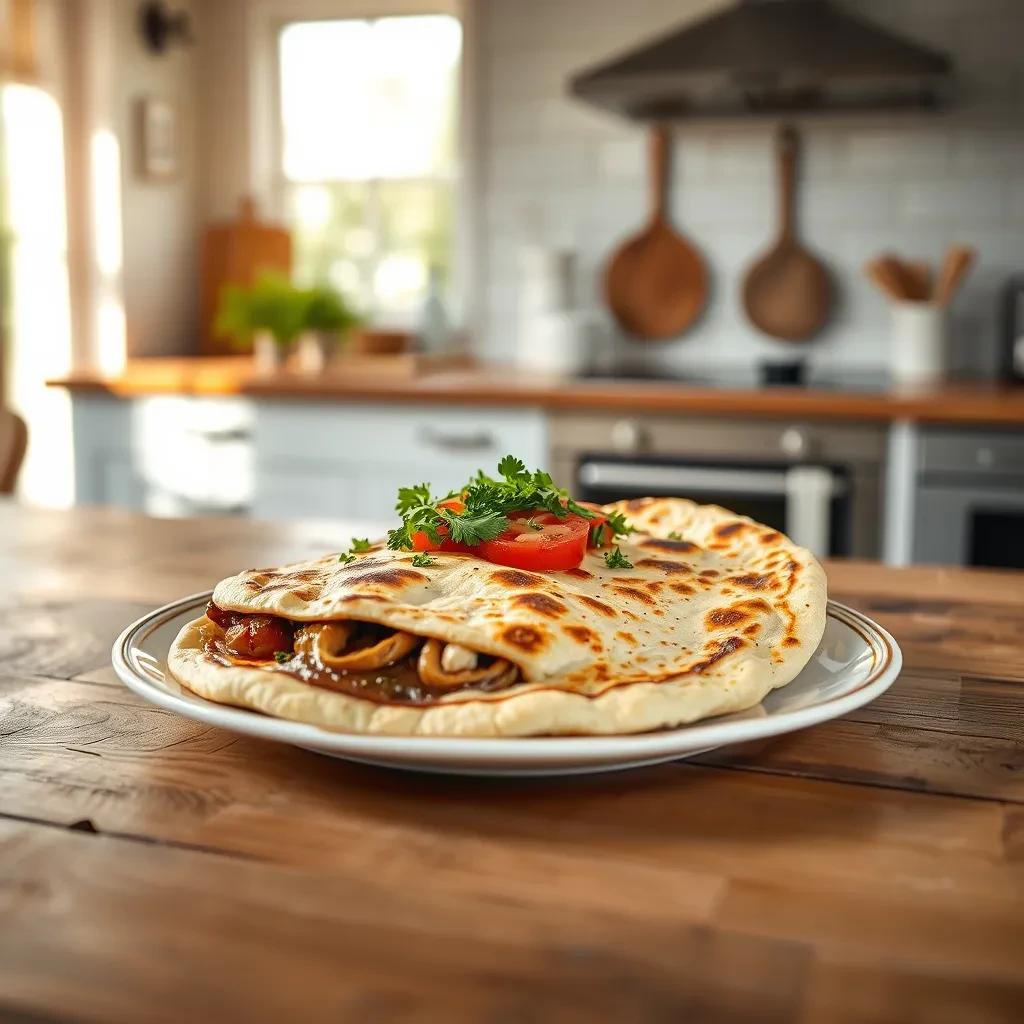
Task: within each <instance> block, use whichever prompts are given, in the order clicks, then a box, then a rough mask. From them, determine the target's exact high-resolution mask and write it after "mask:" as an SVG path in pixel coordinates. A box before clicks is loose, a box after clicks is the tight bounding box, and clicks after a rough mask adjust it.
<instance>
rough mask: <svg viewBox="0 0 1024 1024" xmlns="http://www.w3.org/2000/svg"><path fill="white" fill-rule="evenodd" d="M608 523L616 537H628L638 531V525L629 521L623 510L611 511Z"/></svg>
mask: <svg viewBox="0 0 1024 1024" xmlns="http://www.w3.org/2000/svg"><path fill="white" fill-rule="evenodd" d="M608 525H609V526H610V527H611V528H612V531H613V532H614V534H615V536H616V537H626V536H628V535H629V534H631V533H636V527H635V526H633V525H632V524H631V523H627V522H626V517H625V516H624V515H623V514H622V513H621V512H609V513H608Z"/></svg>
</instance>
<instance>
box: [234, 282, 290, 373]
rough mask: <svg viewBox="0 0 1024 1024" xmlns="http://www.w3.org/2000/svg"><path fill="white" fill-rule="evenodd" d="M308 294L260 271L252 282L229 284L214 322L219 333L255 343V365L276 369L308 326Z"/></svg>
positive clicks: (239, 340) (237, 340) (241, 342)
mask: <svg viewBox="0 0 1024 1024" xmlns="http://www.w3.org/2000/svg"><path fill="white" fill-rule="evenodd" d="M308 306H309V294H308V292H306V291H304V290H303V289H301V288H296V287H295V285H294V284H292V282H291V281H289V280H288V279H287V278H286V277H283V276H282V275H280V274H270V273H266V274H261V275H260V276H259V277H258V278H257V279H256V280H255V281H254V282H253V283H252V284H251V285H228V286H227V287H226V288H225V289H224V290H223V291H222V292H221V296H220V303H219V306H218V310H217V319H216V322H215V327H216V330H217V332H218V333H219V334H223V335H228V336H230V337H231V338H232V339H233V340H234V341H235V342H236V343H237V344H239V345H249V344H251V345H252V350H253V355H254V356H255V359H256V365H257V366H258V367H259V368H260V369H261V370H273V369H276V368H277V367H279V366H280V365H281V362H282V361H283V358H284V356H285V354H286V353H287V351H288V349H289V348H290V347H291V345H292V343H293V342H294V341H295V339H296V338H297V337H298V336H299V334H300V333H301V332H302V330H303V328H304V327H305V325H306V310H307V308H308Z"/></svg>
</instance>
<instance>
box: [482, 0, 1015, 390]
mask: <svg viewBox="0 0 1024 1024" xmlns="http://www.w3.org/2000/svg"><path fill="white" fill-rule="evenodd" d="M719 6H722V3H721V0H635V2H633V3H631V4H629V5H628V6H624V5H621V4H618V3H616V2H614V0H487V2H486V3H485V4H482V5H480V7H481V20H482V31H481V39H480V45H481V47H482V52H481V54H480V60H479V67H480V77H479V83H480V90H481V93H482V95H481V96H479V97H478V104H479V108H480V122H481V131H480V135H481V138H480V150H481V158H482V160H481V162H482V166H483V181H482V188H483V202H482V209H483V212H484V215H483V225H482V227H483V231H484V232H485V233H486V241H485V244H484V245H483V247H482V250H483V253H484V254H485V274H484V277H485V289H486V301H485V304H484V308H485V312H486V316H485V322H484V323H483V324H482V328H483V330H482V332H481V348H482V352H483V354H485V355H487V356H489V357H491V358H494V359H498V360H502V359H511V358H512V357H513V353H514V346H515V337H516V322H515V317H516V308H517V304H516V297H517V294H518V291H517V287H518V286H517V276H516V275H517V268H518V261H517V254H518V252H519V249H520V247H521V246H522V245H524V244H527V243H531V244H537V243H540V244H548V245H553V246H554V245H557V246H566V245H568V246H570V247H572V248H574V249H575V250H576V252H577V254H578V259H577V266H578V275H579V280H578V283H577V294H578V295H579V296H580V297H581V301H582V302H583V303H584V304H585V305H587V306H588V308H591V309H592V310H593V311H594V314H595V316H598V317H601V318H603V319H604V320H605V322H607V321H608V317H607V314H605V313H604V311H603V303H602V299H601V282H602V275H603V270H604V265H605V263H606V260H607V258H608V255H609V254H610V253H611V251H612V250H613V249H614V248H615V246H616V245H617V244H618V243H619V242H620V241H621V240H622V239H623V238H624V237H625V236H626V235H628V234H631V233H633V232H635V231H637V230H639V229H640V228H641V227H642V226H643V224H644V222H645V221H646V218H647V216H648V213H649V210H650V197H649V194H648V170H647V138H646V134H645V133H644V131H643V130H642V129H641V128H639V127H638V126H637V125H635V124H632V123H630V122H628V121H625V120H623V119H620V118H617V117H615V116H614V115H611V114H609V113H606V112H603V111H598V110H596V109H594V108H591V107H588V106H586V105H585V104H582V103H580V102H579V101H577V100H575V99H574V98H572V97H570V96H569V95H568V80H569V78H570V76H571V75H572V74H574V73H575V72H578V71H579V70H581V69H582V68H584V67H586V66H588V65H590V64H593V63H596V62H599V61H602V60H604V59H607V58H609V57H611V56H612V55H613V54H615V53H618V52H621V51H623V50H625V49H628V48H630V47H632V46H634V45H635V44H636V43H638V42H640V41H643V40H645V39H648V38H650V37H652V36H654V35H656V34H658V33H660V32H663V31H665V30H668V29H670V28H673V27H676V26H678V25H679V24H681V23H682V22H683V21H685V20H689V19H691V18H695V17H697V16H699V15H702V14H703V13H706V12H708V11H710V10H712V9H713V8H715V7H719ZM845 6H846V7H848V8H849V9H850V10H851V11H853V12H855V13H857V14H859V15H861V16H863V17H866V18H871V19H873V20H875V21H876V22H878V23H879V24H881V25H883V26H886V27H888V28H890V29H891V30H892V31H896V32H901V33H905V34H909V35H911V36H913V37H915V38H916V39H918V40H920V41H922V42H924V43H927V44H930V45H933V46H938V47H942V48H948V49H950V50H951V51H952V56H953V59H954V61H955V62H956V64H957V68H958V74H959V77H960V79H961V80H962V88H961V93H962V96H961V100H960V104H959V106H958V108H957V109H956V110H954V111H953V112H952V113H949V114H940V115H935V116H932V117H929V116H907V115H899V116H894V117H885V116H875V117H872V118H862V119H850V120H844V119H842V118H829V119H827V120H822V121H818V122H813V121H806V122H804V123H803V124H802V125H801V126H800V127H801V137H802V149H803V153H802V162H801V192H800V202H799V217H800V225H801V232H802V234H803V236H804V239H805V241H806V243H807V245H808V246H809V247H810V248H811V249H813V250H814V251H815V252H816V253H817V254H818V255H819V256H820V257H821V258H822V259H823V260H825V262H826V263H827V265H828V266H829V268H830V271H831V272H832V274H833V276H834V281H835V285H836V306H835V315H834V318H833V321H832V323H831V324H830V325H829V327H828V328H827V329H826V330H825V331H824V332H823V333H822V335H821V336H820V338H819V339H817V340H816V341H815V342H814V343H813V344H812V345H811V346H810V347H809V348H808V350H807V351H809V352H810V353H811V355H812V358H813V359H814V360H815V361H816V362H817V363H819V364H823V365H825V366H827V367H831V368H844V367H849V368H851V369H857V368H870V367H878V366H881V365H883V364H884V361H885V357H886V350H887V338H888V309H887V307H886V305H885V303H884V301H883V300H882V299H881V297H880V296H879V295H878V294H877V292H876V291H875V290H874V289H873V288H872V287H871V286H870V285H868V283H867V282H866V281H865V280H864V279H863V275H862V267H863V264H864V263H865V261H866V260H867V259H869V258H870V257H871V256H873V255H875V254H877V253H878V252H880V251H882V250H885V249H891V250H893V251H895V252H898V253H900V254H906V255H908V256H916V257H929V258H931V259H933V260H938V259H939V258H940V256H941V254H942V251H943V248H944V247H945V246H946V245H948V244H949V243H951V242H954V241H963V242H967V243H969V244H972V245H974V246H976V247H977V249H978V251H979V254H980V265H979V267H978V269H977V271H976V272H975V273H974V274H973V275H972V276H971V278H970V279H969V281H968V283H967V285H966V287H965V289H964V292H963V294H962V295H960V296H959V297H958V299H957V303H956V305H955V307H954V330H955V333H956V341H957V344H958V347H959V349H960V352H959V353H958V356H957V360H956V362H957V365H958V366H961V367H963V368H965V369H971V370H972V371H978V370H985V369H987V368H989V367H991V366H992V365H993V346H994V339H995V319H996V296H997V292H998V289H999V286H1000V285H1001V283H1002V282H1003V281H1004V280H1005V278H1006V277H1007V276H1008V275H1009V274H1010V273H1012V272H1020V271H1022V270H1024V61H1021V59H1020V56H1019V53H1020V42H1021V40H1022V39H1024V0H856V2H854V0H846V3H845ZM773 127H774V126H773V125H770V124H767V123H764V122H751V123H750V124H749V125H742V126H738V125H736V124H735V123H733V124H728V125H726V124H701V123H689V124H683V125H679V126H677V127H676V131H675V144H674V148H673V173H672V179H671V189H672V194H671V209H672V214H673V217H674V219H675V221H676V223H677V225H678V227H679V229H680V230H681V231H682V232H683V233H684V234H686V235H687V236H688V237H689V238H690V239H691V240H692V241H693V242H694V244H696V245H697V246H698V247H699V248H700V249H701V251H702V252H703V254H704V256H705V259H706V260H707V262H708V264H709V270H710V273H711V281H712V296H711V301H710V304H709V306H708V308H707V310H706V312H705V314H704V316H703V317H702V318H701V319H700V321H699V322H698V323H697V324H695V325H694V327H693V328H692V329H691V330H690V331H689V332H688V333H687V334H686V335H684V336H683V337H682V338H680V339H679V340H677V341H673V342H669V343H667V344H661V345H657V346H647V347H646V348H644V347H643V346H640V345H637V344H635V343H632V342H629V341H627V340H624V339H619V341H618V342H617V344H618V346H619V347H620V349H622V350H623V351H628V352H629V353H630V354H632V355H634V356H641V357H642V358H644V359H646V360H653V361H654V362H656V363H657V364H658V365H662V366H667V367H672V368H676V369H688V370H691V371H695V372H698V371H699V370H700V369H702V368H704V369H706V368H707V367H708V366H709V365H712V364H714V365H723V364H738V363H749V362H750V360H751V359H756V358H764V357H765V356H769V355H774V356H776V357H778V356H779V355H780V354H784V353H787V352H788V353H792V352H793V351H794V349H793V348H792V346H787V345H786V344H784V343H780V342H775V341H772V340H770V339H766V338H764V337H763V336H761V335H759V334H758V333H757V332H756V331H755V330H754V328H752V327H751V326H750V325H749V324H748V323H747V322H746V320H745V318H744V315H743V312H742V308H741V301H740V289H741V286H742V281H743V276H744V272H745V270H746V268H747V266H749V264H750V263H751V262H752V261H753V260H754V259H756V258H757V257H758V256H759V255H761V254H762V253H763V252H764V250H765V248H766V247H767V245H769V244H770V242H771V240H772V238H773V237H774V234H775V230H776V218H777V211H776V195H777V188H776V184H775V179H774V155H773V149H774V146H773Z"/></svg>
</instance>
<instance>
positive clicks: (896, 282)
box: [864, 255, 907, 302]
mask: <svg viewBox="0 0 1024 1024" xmlns="http://www.w3.org/2000/svg"><path fill="white" fill-rule="evenodd" d="M864 274H865V276H866V277H867V278H868V279H869V280H870V281H872V282H873V283H874V284H875V285H876V286H877V287H878V289H879V290H880V291H881V292H883V293H884V294H885V295H887V296H888V297H889V298H890V299H893V300H894V301H896V302H906V300H907V282H906V280H905V279H904V276H903V274H902V273H901V270H900V266H899V263H898V262H897V261H896V260H894V259H893V258H892V257H891V256H885V255H882V256H876V257H875V258H874V259H873V260H868V262H867V263H865V264H864Z"/></svg>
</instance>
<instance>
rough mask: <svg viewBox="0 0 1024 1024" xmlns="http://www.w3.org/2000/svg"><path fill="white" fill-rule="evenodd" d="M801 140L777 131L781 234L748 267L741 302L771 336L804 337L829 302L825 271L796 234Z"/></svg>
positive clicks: (820, 323) (788, 128)
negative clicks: (796, 196) (798, 162)
mask: <svg viewBox="0 0 1024 1024" xmlns="http://www.w3.org/2000/svg"><path fill="white" fill-rule="evenodd" d="M798 150H799V140H798V139H797V134H796V131H795V130H794V129H793V128H792V127H791V126H788V125H787V126H785V127H783V128H780V129H779V134H778V139H777V151H778V166H779V235H778V239H777V240H776V242H775V245H774V246H773V247H772V248H771V250H769V252H767V253H766V254H765V255H764V256H763V257H761V259H759V260H758V261H757V262H756V263H754V265H753V266H752V267H751V268H750V270H749V271H747V277H746V280H745V281H744V284H743V306H744V309H745V310H746V313H747V316H748V317H749V319H750V321H751V322H752V323H753V324H754V326H755V327H757V328H759V329H760V330H762V331H764V333H765V334H770V335H771V336H772V337H774V338H782V339H784V340H786V341H805V340H807V339H808V338H810V337H811V336H812V335H813V334H815V333H816V332H817V331H819V330H820V329H821V327H822V326H823V325H824V323H825V321H826V320H827V319H828V315H829V309H830V306H831V304H832V287H831V285H830V283H829V278H828V271H827V270H826V269H825V267H824V265H823V264H822V263H821V261H820V260H818V259H816V258H815V257H814V256H813V255H812V254H811V253H810V252H808V251H807V250H806V249H805V248H804V247H803V246H802V245H801V244H800V242H799V240H798V239H797V237H796V212H795V202H796V199H795V193H796V172H797V157H798Z"/></svg>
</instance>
